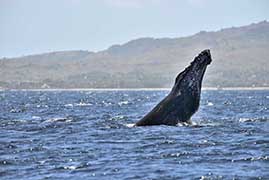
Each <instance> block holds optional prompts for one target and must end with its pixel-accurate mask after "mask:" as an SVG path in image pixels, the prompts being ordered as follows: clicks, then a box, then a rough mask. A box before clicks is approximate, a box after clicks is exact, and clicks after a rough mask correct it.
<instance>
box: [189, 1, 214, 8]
mask: <svg viewBox="0 0 269 180" xmlns="http://www.w3.org/2000/svg"><path fill="white" fill-rule="evenodd" d="M187 2H188V3H189V4H190V5H191V6H193V7H198V8H203V7H205V6H206V4H207V3H208V2H209V0H187Z"/></svg>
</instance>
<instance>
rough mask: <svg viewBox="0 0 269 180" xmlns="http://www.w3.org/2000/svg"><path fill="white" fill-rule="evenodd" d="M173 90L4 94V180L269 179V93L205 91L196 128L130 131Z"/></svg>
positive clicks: (0, 148) (0, 164)
mask: <svg viewBox="0 0 269 180" xmlns="http://www.w3.org/2000/svg"><path fill="white" fill-rule="evenodd" d="M167 93H168V91H47V92H45V91H1V92H0V179H25V180H26V179H27V180H28V179H180V178H182V179H269V91H268V90H258V91H253V90H251V91H247V90H245V91H209V90H208V91H203V92H202V99H201V105H200V109H199V111H198V112H197V113H196V114H195V115H194V116H193V118H192V120H193V121H194V122H195V123H196V124H197V125H195V126H179V127H171V126H151V127H132V126H131V124H133V123H135V122H136V121H138V120H139V119H140V118H142V117H143V116H144V115H145V114H146V113H147V112H148V111H149V110H151V108H152V107H153V106H154V105H156V104H157V103H158V102H159V101H160V100H161V99H162V98H163V97H164V96H165V95H166V94H167Z"/></svg>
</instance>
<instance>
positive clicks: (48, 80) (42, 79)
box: [0, 21, 269, 89]
mask: <svg viewBox="0 0 269 180" xmlns="http://www.w3.org/2000/svg"><path fill="white" fill-rule="evenodd" d="M204 49H210V50H211V53H212V58H213V62H212V64H211V65H210V66H209V67H208V70H207V72H206V75H205V79H204V85H203V86H204V87H252V86H259V87H265V86H269V76H268V75H269V23H268V22H267V21H263V22H260V23H255V24H251V25H248V26H242V27H232V28H227V29H222V30H219V31H216V32H206V31H201V32H199V33H197V34H195V35H192V36H188V37H181V38H160V39H154V38H140V39H136V40H132V41H130V42H127V43H126V44H122V45H113V46H111V47H110V48H108V49H107V50H104V51H100V52H88V51H64V52H52V53H45V54H39V55H31V56H24V57H19V58H9V59H7V58H3V59H0V87H2V88H15V89H16V88H18V89H20V88H162V87H170V86H171V85H172V84H173V83H174V78H175V76H176V75H177V74H178V73H179V72H180V71H182V70H183V69H184V68H185V67H186V66H187V65H188V64H189V63H190V62H191V61H192V60H193V58H194V57H195V56H196V55H197V54H198V53H199V52H200V51H202V50H204Z"/></svg>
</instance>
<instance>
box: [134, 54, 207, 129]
mask: <svg viewBox="0 0 269 180" xmlns="http://www.w3.org/2000/svg"><path fill="white" fill-rule="evenodd" d="M211 61H212V59H211V54H210V50H209V49H206V50H203V51H202V52H201V53H200V54H199V55H198V56H196V57H195V58H194V60H193V61H192V62H191V63H190V65H189V66H188V67H187V68H185V70H184V71H182V72H181V73H179V74H178V75H177V77H176V79H175V83H174V86H173V87H172V90H171V91H170V92H169V94H168V95H167V96H166V97H165V98H164V99H163V100H162V101H161V102H160V103H159V104H157V105H156V106H155V107H154V108H153V109H152V110H151V111H150V112H149V113H148V114H146V115H145V116H144V117H143V118H142V119H141V120H139V121H138V122H136V123H135V126H151V125H168V126H176V125H179V124H181V125H184V124H192V122H191V116H192V115H193V114H194V113H195V112H196V111H197V110H198V108H199V104H200V97H201V87H202V81H203V77H204V74H205V71H206V69H207V66H208V65H209V64H210V63H211Z"/></svg>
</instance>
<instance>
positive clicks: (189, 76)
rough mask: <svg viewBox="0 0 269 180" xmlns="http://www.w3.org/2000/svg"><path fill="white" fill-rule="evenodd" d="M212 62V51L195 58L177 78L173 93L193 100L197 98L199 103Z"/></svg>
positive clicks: (206, 51) (203, 52) (204, 52)
mask: <svg viewBox="0 0 269 180" xmlns="http://www.w3.org/2000/svg"><path fill="white" fill-rule="evenodd" d="M211 61H212V59H211V54H210V50H209V49H207V50H204V51H202V52H201V53H200V54H199V55H198V56H197V57H195V59H194V60H193V61H192V62H191V64H190V65H189V66H188V67H187V68H186V69H185V70H184V71H183V72H181V73H180V74H179V75H178V76H177V78H176V81H175V85H174V87H173V89H172V92H171V93H172V94H173V95H176V96H178V95H184V96H191V98H196V99H197V100H198V101H199V100H200V93H201V86H202V80H203V77H204V73H205V71H206V68H207V66H208V65H209V64H210V63H211Z"/></svg>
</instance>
